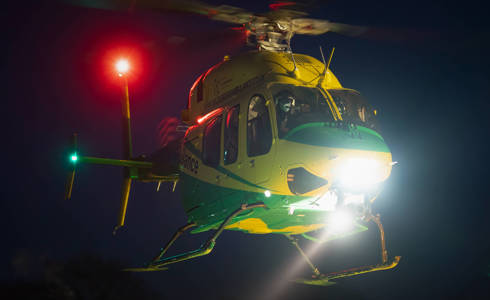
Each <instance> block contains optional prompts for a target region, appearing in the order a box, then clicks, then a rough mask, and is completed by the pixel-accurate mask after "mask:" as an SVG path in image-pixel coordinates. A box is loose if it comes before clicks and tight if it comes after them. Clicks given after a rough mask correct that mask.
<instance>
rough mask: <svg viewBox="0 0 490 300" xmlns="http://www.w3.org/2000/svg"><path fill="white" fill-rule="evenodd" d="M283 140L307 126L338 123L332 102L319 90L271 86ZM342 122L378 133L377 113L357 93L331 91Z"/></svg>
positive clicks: (282, 85) (278, 126) (279, 85)
mask: <svg viewBox="0 0 490 300" xmlns="http://www.w3.org/2000/svg"><path fill="white" fill-rule="evenodd" d="M271 91H272V94H273V97H274V104H275V106H276V120H277V128H278V135H279V138H284V137H285V136H286V135H287V134H288V133H290V132H291V131H292V130H293V129H295V128H297V127H299V126H301V125H303V124H307V123H318V122H334V121H335V119H334V117H333V113H332V111H333V110H334V108H333V107H331V106H332V105H331V102H329V101H327V100H326V99H325V97H324V96H323V94H322V93H321V92H320V90H319V89H317V88H309V87H301V86H293V85H284V84H277V85H274V86H272V87H271ZM328 93H329V94H330V96H331V97H332V100H333V101H334V102H335V104H336V106H337V108H338V110H339V113H340V115H341V117H342V121H344V122H346V123H349V124H354V125H359V126H363V127H367V128H370V129H373V130H375V131H378V124H377V121H376V119H375V113H374V110H373V109H372V108H371V107H370V106H369V104H368V103H367V102H366V101H365V100H364V99H363V98H362V96H361V95H360V94H359V93H358V92H356V91H353V90H347V89H330V90H328Z"/></svg>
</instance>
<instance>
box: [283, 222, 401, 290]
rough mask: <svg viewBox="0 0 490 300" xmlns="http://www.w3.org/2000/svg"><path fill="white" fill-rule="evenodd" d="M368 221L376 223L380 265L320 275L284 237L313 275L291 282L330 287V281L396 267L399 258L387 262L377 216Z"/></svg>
mask: <svg viewBox="0 0 490 300" xmlns="http://www.w3.org/2000/svg"><path fill="white" fill-rule="evenodd" d="M369 220H372V221H373V222H374V223H376V225H378V229H379V234H380V241H381V261H382V263H381V264H378V265H371V266H362V267H356V268H351V269H347V270H344V271H340V272H332V273H327V274H321V273H320V272H319V271H318V268H317V267H316V266H315V265H314V264H313V263H312V262H311V260H310V259H309V257H308V256H307V255H306V254H305V253H304V251H303V250H302V249H301V248H300V247H299V245H298V242H297V240H296V239H295V238H293V237H291V236H289V235H286V237H287V238H288V239H289V240H290V241H291V243H292V244H293V245H294V246H295V247H296V249H298V251H299V253H300V254H301V256H302V257H303V258H304V259H305V261H306V263H307V264H308V265H309V266H310V268H311V270H312V272H313V275H312V276H311V277H310V278H298V279H295V280H293V282H296V283H302V284H310V285H321V286H330V285H334V284H335V282H333V281H331V280H333V279H339V278H345V277H351V276H356V275H361V274H365V273H370V272H376V271H383V270H389V269H393V268H394V267H396V266H397V265H398V263H399V262H400V259H401V256H395V258H393V259H392V260H391V261H390V262H388V251H387V250H386V245H385V232H384V229H383V225H382V224H381V221H380V217H379V214H378V215H376V216H373V215H371V216H369V217H368V218H367V221H369Z"/></svg>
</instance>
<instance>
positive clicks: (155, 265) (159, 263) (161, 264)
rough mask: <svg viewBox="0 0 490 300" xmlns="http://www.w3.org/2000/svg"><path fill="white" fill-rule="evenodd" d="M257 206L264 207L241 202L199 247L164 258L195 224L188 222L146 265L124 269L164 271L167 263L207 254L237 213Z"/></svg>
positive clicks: (258, 205)
mask: <svg viewBox="0 0 490 300" xmlns="http://www.w3.org/2000/svg"><path fill="white" fill-rule="evenodd" d="M258 207H266V206H265V204H264V203H255V204H248V205H247V204H242V206H241V207H240V208H239V209H237V210H235V211H234V212H233V213H232V214H231V215H229V216H228V217H227V218H226V219H225V220H224V221H223V222H222V223H221V225H220V226H219V228H218V229H217V230H216V231H215V232H214V234H213V235H212V236H211V237H210V238H209V239H208V240H207V241H206V242H205V243H204V244H203V245H202V246H201V247H200V248H199V249H196V250H193V251H189V252H185V253H182V254H178V255H175V256H172V257H166V258H164V257H163V256H164V255H165V253H166V252H167V250H168V249H169V248H170V246H172V244H173V243H174V242H175V241H176V240H177V239H178V238H179V237H180V236H181V235H182V234H183V233H184V232H185V231H187V230H188V229H189V228H192V227H194V226H196V224H195V223H189V224H186V225H184V226H182V227H181V228H179V229H178V230H177V232H175V234H174V236H173V237H172V239H170V241H169V242H168V243H167V245H165V247H164V248H162V250H161V251H160V253H158V255H157V256H156V257H155V258H154V259H153V260H152V261H151V262H150V263H149V264H148V265H147V266H146V267H142V268H128V269H124V271H132V272H151V271H164V270H167V269H168V268H167V267H166V266H167V265H170V264H173V263H177V262H181V261H184V260H188V259H191V258H196V257H199V256H203V255H207V254H209V253H211V251H213V248H214V245H215V244H216V239H217V238H218V237H219V236H220V234H221V233H222V232H223V230H224V229H225V227H226V226H227V225H228V223H230V221H231V220H232V219H233V218H234V217H236V216H237V215H238V214H239V213H241V212H244V211H247V210H250V209H254V208H258Z"/></svg>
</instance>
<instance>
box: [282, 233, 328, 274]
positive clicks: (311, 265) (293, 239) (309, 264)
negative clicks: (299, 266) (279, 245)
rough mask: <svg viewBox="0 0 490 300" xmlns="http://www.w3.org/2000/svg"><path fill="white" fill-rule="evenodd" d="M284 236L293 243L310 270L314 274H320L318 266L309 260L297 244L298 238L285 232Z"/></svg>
mask: <svg viewBox="0 0 490 300" xmlns="http://www.w3.org/2000/svg"><path fill="white" fill-rule="evenodd" d="M285 236H286V238H287V239H288V240H289V241H290V242H291V244H293V245H294V246H295V247H296V249H297V250H298V252H299V253H300V254H301V256H303V258H304V259H305V261H306V263H307V264H308V266H310V268H311V271H312V272H313V273H314V274H315V276H320V275H321V273H320V271H318V268H317V267H316V266H315V265H314V264H313V263H312V262H311V260H310V258H309V257H308V255H306V253H305V252H304V251H303V249H301V247H300V246H299V244H298V239H296V238H294V237H292V236H290V235H287V234H286V235H285Z"/></svg>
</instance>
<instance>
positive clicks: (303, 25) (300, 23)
mask: <svg viewBox="0 0 490 300" xmlns="http://www.w3.org/2000/svg"><path fill="white" fill-rule="evenodd" d="M291 25H292V26H291V27H292V28H291V29H292V31H293V32H294V33H296V34H307V35H318V34H324V33H326V32H328V31H332V32H335V33H339V34H343V35H347V36H359V35H361V34H363V33H364V32H366V31H367V30H368V28H367V27H364V26H355V25H348V24H343V23H334V22H330V21H327V20H318V19H310V18H299V19H293V20H292V21H291Z"/></svg>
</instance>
